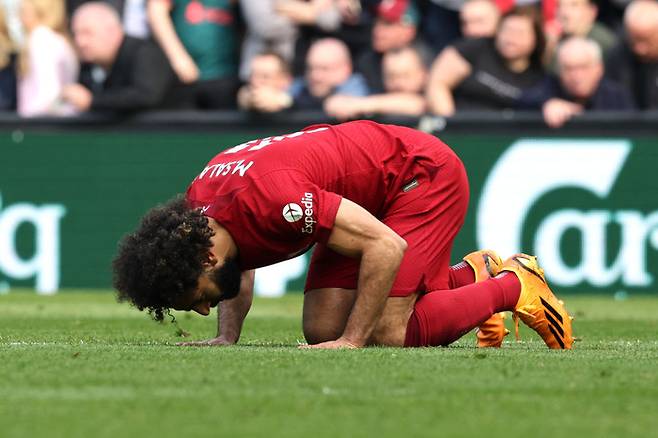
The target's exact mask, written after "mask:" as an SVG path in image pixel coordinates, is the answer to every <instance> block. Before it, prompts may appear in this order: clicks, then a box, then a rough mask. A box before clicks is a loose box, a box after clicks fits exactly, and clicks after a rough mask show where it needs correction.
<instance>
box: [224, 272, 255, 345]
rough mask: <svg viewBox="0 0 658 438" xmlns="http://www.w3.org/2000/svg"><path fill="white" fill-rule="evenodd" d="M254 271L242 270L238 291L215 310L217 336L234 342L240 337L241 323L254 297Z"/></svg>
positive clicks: (231, 342)
mask: <svg viewBox="0 0 658 438" xmlns="http://www.w3.org/2000/svg"><path fill="white" fill-rule="evenodd" d="M254 273H255V271H254V270H253V269H252V270H250V271H244V272H243V273H242V280H241V283H240V293H238V295H237V296H236V297H235V298H233V299H232V300H226V301H221V302H220V303H219V310H218V312H217V337H218V338H221V339H223V340H225V341H227V342H228V343H230V344H235V343H237V342H238V340H239V339H240V333H241V332H242V323H244V319H245V318H246V317H247V313H249V309H251V303H252V301H253V299H254Z"/></svg>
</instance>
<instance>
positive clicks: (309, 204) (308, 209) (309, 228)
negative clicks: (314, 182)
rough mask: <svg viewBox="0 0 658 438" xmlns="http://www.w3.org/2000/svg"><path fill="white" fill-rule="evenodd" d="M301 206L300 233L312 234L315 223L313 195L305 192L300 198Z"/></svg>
mask: <svg viewBox="0 0 658 438" xmlns="http://www.w3.org/2000/svg"><path fill="white" fill-rule="evenodd" d="M301 204H302V205H303V206H304V216H305V217H304V226H303V227H302V233H304V234H313V228H314V226H315V224H316V223H317V221H316V220H315V218H314V217H313V193H310V192H306V193H304V196H303V197H302V201H301Z"/></svg>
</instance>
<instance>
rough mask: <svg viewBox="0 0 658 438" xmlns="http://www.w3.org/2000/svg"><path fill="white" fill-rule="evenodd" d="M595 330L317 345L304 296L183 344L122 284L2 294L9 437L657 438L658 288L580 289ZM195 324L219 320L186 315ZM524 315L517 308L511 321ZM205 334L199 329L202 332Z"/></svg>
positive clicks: (209, 327) (2, 404)
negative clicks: (234, 330)
mask: <svg viewBox="0 0 658 438" xmlns="http://www.w3.org/2000/svg"><path fill="white" fill-rule="evenodd" d="M566 301H567V306H568V308H569V309H570V311H571V312H572V313H573V314H575V315H576V320H575V321H574V326H575V331H576V335H577V336H578V337H579V338H580V341H579V342H577V343H576V345H575V349H574V350H573V351H567V352H565V351H549V350H548V349H546V348H545V346H544V345H543V343H542V342H541V340H540V339H539V338H538V337H537V336H536V335H535V334H534V333H530V332H529V331H527V330H523V329H522V331H521V334H522V337H523V342H522V343H516V342H514V341H513V339H511V338H512V336H510V337H508V341H507V342H506V343H505V344H504V346H503V348H502V349H499V350H486V351H485V350H478V349H476V348H474V347H473V342H474V336H473V335H472V334H470V335H468V336H466V337H465V338H463V339H462V340H461V341H459V342H457V343H455V344H453V345H452V346H451V347H449V348H422V349H394V348H368V349H364V350H357V351H303V350H298V349H297V344H298V342H299V341H301V340H302V334H301V329H300V326H301V296H300V295H289V296H287V297H285V298H283V299H269V300H268V299H257V300H256V301H255V303H254V307H253V309H252V312H251V314H250V315H249V317H248V319H247V321H246V324H245V329H244V332H243V333H244V334H243V338H242V340H241V343H240V346H235V347H220V348H182V347H176V346H174V345H173V344H174V343H175V342H177V341H180V340H181V338H180V337H178V336H177V334H176V329H175V327H174V326H172V325H171V324H157V323H154V322H152V321H150V320H149V319H148V318H147V317H146V316H145V315H144V314H143V313H139V312H137V311H135V310H134V309H130V308H129V306H127V305H119V304H117V303H116V302H115V301H114V298H113V296H112V295H111V294H109V293H104V294H99V293H96V294H93V293H68V294H59V295H56V296H52V297H38V296H36V295H34V294H32V293H10V294H8V295H3V296H0V437H3V438H9V437H49V438H50V437H66V438H69V437H113V438H118V437H198V436H209V437H210V436H212V437H238V436H281V437H309V438H310V437H325V436H326V437H362V436H363V437H384V436H386V437H388V436H390V437H408V436H409V437H411V436H428V437H479V436H484V437H498V436H500V437H503V436H505V437H510V436H512V437H514V436H523V437H551V438H555V437H570V438H575V437H583V436H587V437H589V436H591V437H631V436H633V437H642V438H646V437H656V436H658V299H657V298H655V297H654V298H649V297H644V298H631V299H628V300H625V301H614V300H612V299H611V298H602V297H578V298H575V297H567V299H566ZM177 319H178V321H179V323H180V326H181V327H182V328H183V329H184V330H186V331H188V332H190V333H191V335H192V336H191V338H195V339H201V338H206V337H211V336H212V335H214V332H215V320H214V318H211V317H209V318H202V317H200V316H196V315H191V314H184V313H179V314H177ZM510 328H511V322H510ZM187 339H190V338H187Z"/></svg>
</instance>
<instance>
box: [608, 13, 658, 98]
mask: <svg viewBox="0 0 658 438" xmlns="http://www.w3.org/2000/svg"><path fill="white" fill-rule="evenodd" d="M624 27H625V31H626V38H627V40H628V45H626V44H624V45H620V46H619V47H618V48H617V49H615V50H614V52H613V53H611V54H610V57H609V59H608V68H607V72H608V75H609V76H610V77H611V78H612V79H614V80H617V81H619V82H620V83H621V84H622V85H624V86H625V87H626V89H628V90H630V91H631V93H632V94H633V97H634V99H635V103H636V104H637V106H638V107H639V108H640V109H643V110H648V109H653V110H655V109H658V2H656V1H653V0H635V1H633V2H632V3H631V4H630V5H629V6H628V7H627V8H626V12H625V14H624Z"/></svg>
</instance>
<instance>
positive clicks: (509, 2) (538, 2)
mask: <svg viewBox="0 0 658 438" xmlns="http://www.w3.org/2000/svg"><path fill="white" fill-rule="evenodd" d="M494 1H495V2H496V6H498V9H500V11H501V12H502V13H503V14H507V13H508V12H509V11H511V10H513V9H515V8H519V7H522V8H533V9H535V10H536V12H537V17H538V18H540V19H541V27H542V29H543V30H544V33H545V34H547V35H548V34H555V33H557V32H558V28H559V24H558V22H557V17H556V16H557V2H558V0H494Z"/></svg>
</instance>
